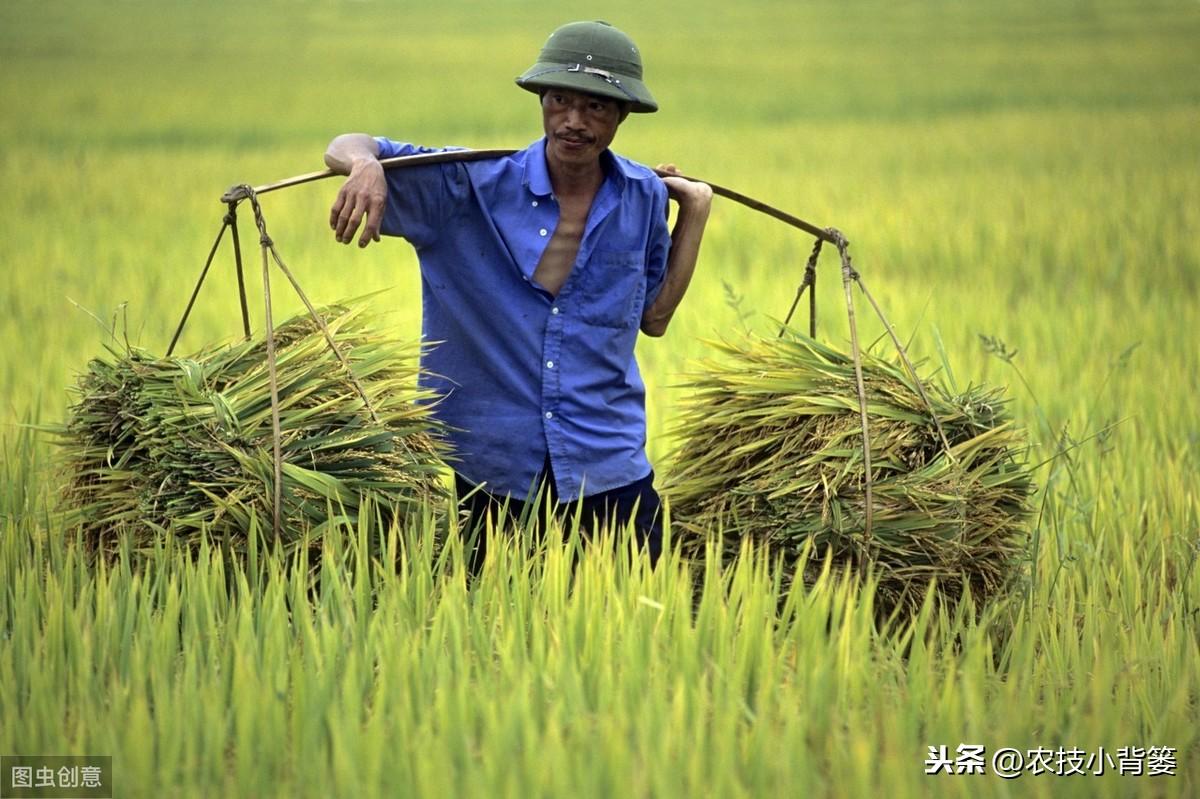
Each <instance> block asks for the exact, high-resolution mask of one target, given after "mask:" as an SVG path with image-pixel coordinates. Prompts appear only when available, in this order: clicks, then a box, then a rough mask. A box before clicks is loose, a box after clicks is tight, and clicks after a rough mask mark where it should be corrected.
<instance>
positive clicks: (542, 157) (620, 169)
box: [523, 136, 638, 197]
mask: <svg viewBox="0 0 1200 799" xmlns="http://www.w3.org/2000/svg"><path fill="white" fill-rule="evenodd" d="M600 167H601V168H602V169H603V170H604V176H605V179H608V178H613V179H615V181H616V184H617V186H616V187H617V190H618V191H621V190H623V189H624V188H625V180H626V179H627V178H633V177H637V176H638V175H637V173H636V172H634V171H633V168H632V166H631V165H630V164H629V163H628V162H627V161H626V160H625V159H624V158H621V157H619V156H617V155H616V154H614V153H613V151H612V150H610V149H605V151H604V152H602V153H601V154H600ZM523 182H524V184H525V185H526V186H528V187H529V190H530V191H531V192H533V193H534V194H536V195H538V196H539V197H549V196H550V195H551V194H553V193H554V187H553V186H552V185H551V183H550V170H549V169H547V168H546V137H545V136H543V137H542V138H540V139H538V140H537V141H536V142H534V143H533V144H532V145H530V147H529V151H528V154H527V155H526V156H525V176H524V180H523Z"/></svg>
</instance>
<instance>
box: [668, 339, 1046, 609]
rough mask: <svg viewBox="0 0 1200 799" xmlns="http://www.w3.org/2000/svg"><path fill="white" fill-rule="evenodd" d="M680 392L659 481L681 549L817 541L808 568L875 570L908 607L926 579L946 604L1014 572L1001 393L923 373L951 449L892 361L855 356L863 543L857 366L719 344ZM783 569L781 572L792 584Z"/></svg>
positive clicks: (1013, 501)
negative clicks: (829, 563) (716, 354)
mask: <svg viewBox="0 0 1200 799" xmlns="http://www.w3.org/2000/svg"><path fill="white" fill-rule="evenodd" d="M715 346H716V347H717V348H718V349H719V350H721V351H722V352H723V353H724V354H725V355H726V356H728V357H727V358H724V359H723V360H721V361H708V362H706V363H705V364H704V367H705V372H704V373H702V374H698V375H695V376H694V377H693V379H692V381H691V382H690V383H689V384H688V386H687V387H688V388H691V389H692V390H693V392H694V393H693V394H692V395H691V397H690V399H689V400H688V401H687V403H686V408H685V411H684V414H683V419H682V421H681V423H680V428H679V431H678V432H679V433H680V438H681V444H680V446H679V448H678V450H677V451H676V452H675V454H674V459H673V462H674V468H673V471H672V473H671V474H670V475H669V477H668V479H667V481H666V483H665V484H664V493H665V494H666V495H667V496H669V497H670V499H671V508H672V518H673V522H674V525H675V530H676V531H677V534H680V535H681V536H682V541H683V545H684V549H685V552H688V553H690V554H692V555H699V554H701V553H702V552H703V550H704V545H705V541H706V540H710V539H711V538H712V537H717V538H718V539H719V544H720V548H721V550H722V552H723V553H724V555H725V557H726V558H732V557H733V556H734V555H736V554H737V552H738V551H739V549H740V546H741V541H742V539H743V538H751V539H753V540H754V541H755V542H756V543H758V544H760V545H762V544H767V545H769V546H770V549H771V551H772V552H775V553H780V552H782V553H783V555H784V558H785V561H787V562H790V561H794V559H795V557H796V555H797V554H798V553H799V552H800V551H801V549H802V547H803V546H804V544H805V542H807V541H808V540H810V539H811V540H812V542H813V544H814V545H815V548H814V550H813V553H814V559H813V560H811V561H810V563H809V573H808V574H806V575H801V577H802V578H804V579H809V580H810V579H811V578H812V577H814V576H815V574H816V573H817V572H818V570H819V568H820V565H821V563H822V560H821V559H822V558H823V557H824V555H825V554H826V552H828V555H829V557H830V558H831V559H832V560H833V565H835V566H838V567H847V566H850V567H862V566H865V565H866V563H867V562H868V561H872V562H874V564H875V567H876V571H877V574H878V575H879V578H880V582H879V587H880V597H879V599H880V600H881V605H882V606H884V607H895V606H896V605H897V604H906V605H911V604H912V603H913V602H915V601H918V600H919V599H920V598H921V596H922V595H923V594H924V591H925V589H926V588H927V587H928V586H929V584H930V582H931V581H932V580H934V579H936V581H937V585H938V588H939V593H940V594H941V595H942V596H943V597H946V598H955V597H957V596H958V595H960V594H961V592H962V590H963V586H964V585H966V584H969V585H970V587H971V592H972V594H973V595H974V596H975V597H976V598H977V599H978V598H987V597H990V596H994V595H996V594H997V593H998V592H1000V591H1001V590H1002V589H1003V588H1004V587H1005V585H1006V583H1007V582H1008V581H1009V578H1010V577H1011V576H1012V574H1013V571H1014V568H1015V566H1016V564H1017V562H1018V561H1019V558H1020V556H1021V554H1022V552H1023V548H1024V546H1025V540H1026V533H1025V531H1024V523H1025V521H1026V520H1027V518H1028V515H1029V512H1030V495H1031V493H1032V491H1033V485H1032V481H1031V473H1030V468H1029V466H1028V465H1027V463H1026V462H1025V453H1026V450H1027V446H1026V439H1025V435H1024V433H1023V431H1021V430H1020V429H1018V428H1017V427H1016V426H1015V425H1014V423H1013V421H1012V420H1011V419H1010V418H1009V416H1008V412H1007V408H1006V401H1005V400H1004V399H1002V396H1001V395H1002V391H1001V390H998V389H993V388H985V387H981V386H975V387H970V388H968V389H967V390H966V391H964V392H962V393H961V394H956V395H952V394H951V393H949V392H948V391H947V390H945V389H944V388H943V387H941V386H940V385H937V384H936V383H931V381H930V380H928V379H923V380H922V384H923V385H924V386H926V393H927V394H928V395H929V398H930V400H931V402H932V405H933V408H934V411H935V412H936V414H937V418H938V419H939V420H940V421H941V424H942V428H943V430H944V431H945V434H946V437H947V439H948V441H949V444H950V451H951V453H952V454H953V458H951V457H948V456H947V453H946V451H945V447H944V446H943V444H942V441H941V438H940V437H939V435H938V432H937V427H936V425H935V422H934V419H933V417H932V416H931V415H930V411H929V408H928V407H927V406H926V404H925V402H924V400H922V398H921V396H920V394H919V392H918V389H917V386H916V385H915V383H914V382H913V380H912V378H911V377H910V376H909V374H908V373H907V371H906V370H905V369H904V368H903V366H902V365H901V364H900V363H890V362H888V361H885V360H883V359H881V358H879V357H876V356H873V355H871V354H869V353H864V354H863V360H862V368H863V380H864V384H865V389H866V397H867V417H868V429H869V437H870V451H871V470H872V476H873V481H872V493H873V502H872V510H873V513H872V517H873V518H872V526H871V531H870V535H869V536H867V535H866V534H865V530H864V528H865V520H866V492H865V469H864V464H863V453H862V423H861V416H860V411H859V403H858V393H857V388H856V382H855V375H854V364H853V361H852V359H851V357H850V355H848V354H846V353H842V352H838V351H836V350H834V349H832V348H830V347H827V346H825V345H822V344H820V343H818V342H817V341H814V340H813V339H810V338H808V337H807V336H803V335H801V334H798V333H795V332H792V331H788V333H787V334H786V335H785V337H783V338H778V339H762V338H754V337H750V338H748V339H747V340H746V341H745V342H743V343H741V344H739V345H731V344H720V343H718V344H716V345H715ZM791 572H792V570H789V571H788V572H787V574H788V578H789V579H790V578H791V577H792V576H794V575H792V573H791Z"/></svg>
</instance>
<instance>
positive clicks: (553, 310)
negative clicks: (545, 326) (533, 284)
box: [550, 305, 558, 316]
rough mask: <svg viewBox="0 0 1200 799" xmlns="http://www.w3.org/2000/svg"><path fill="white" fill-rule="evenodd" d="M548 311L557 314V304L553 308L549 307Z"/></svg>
mask: <svg viewBox="0 0 1200 799" xmlns="http://www.w3.org/2000/svg"><path fill="white" fill-rule="evenodd" d="M550 313H552V314H554V315H555V316H558V306H557V305H556V306H554V307H553V308H551V309H550Z"/></svg>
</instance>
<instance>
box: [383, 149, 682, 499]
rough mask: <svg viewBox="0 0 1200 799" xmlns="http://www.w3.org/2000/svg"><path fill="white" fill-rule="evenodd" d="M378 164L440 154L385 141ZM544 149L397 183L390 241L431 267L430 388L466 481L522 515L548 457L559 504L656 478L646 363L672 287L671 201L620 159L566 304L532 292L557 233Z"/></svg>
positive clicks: (425, 361) (563, 298) (389, 216)
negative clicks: (658, 302) (646, 343)
mask: <svg viewBox="0 0 1200 799" xmlns="http://www.w3.org/2000/svg"><path fill="white" fill-rule="evenodd" d="M377 141H378V142H379V146H380V153H379V157H380V158H390V157H393V156H397V155H412V154H415V153H424V152H437V151H438V150H437V149H434V148H427V147H418V146H415V145H412V144H405V143H400V142H394V141H392V140H390V139H386V138H379V139H377ZM545 148H546V141H545V139H542V140H540V141H538V142H535V143H534V144H532V145H530V146H529V147H527V148H526V149H524V150H521V151H520V152H517V153H515V154H513V155H511V156H508V157H506V158H500V159H495V160H487V161H475V162H471V163H449V164H435V165H427V166H419V167H411V168H405V169H393V170H389V171H388V173H387V180H388V200H387V211H386V213H385V214H384V218H383V224H382V232H383V233H384V234H387V235H392V236H403V237H404V238H406V239H408V241H409V242H411V243H412V244H413V246H414V247H416V250H417V255H418V258H419V259H420V263H421V301H422V335H423V337H424V339H425V340H426V341H427V342H430V343H434V346H433V347H432V348H430V349H429V350H428V351H427V352H426V353H425V354H424V355H423V356H422V364H421V365H422V367H423V369H422V371H423V375H422V378H421V380H422V384H423V385H424V386H426V387H428V388H431V389H433V390H434V391H436V392H437V393H438V394H440V395H441V396H442V398H441V399H440V400H439V401H438V403H437V404H436V405H435V413H436V414H437V416H438V417H439V418H440V419H441V420H442V421H444V422H445V423H446V424H447V425H449V426H450V427H451V429H452V432H451V443H452V444H453V445H454V448H455V450H456V453H455V457H456V461H455V462H454V468H455V470H456V471H458V472H459V474H461V475H462V476H463V477H464V478H466V479H467V480H469V481H470V482H472V483H483V484H484V487H485V489H486V490H488V491H490V492H491V493H493V494H500V495H503V494H511V495H513V496H514V497H515V498H518V499H524V498H525V497H526V495H527V494H528V492H529V490H530V488H531V487H533V485H534V481H535V479H536V478H537V476H538V474H539V472H540V471H541V469H542V466H543V465H544V463H545V459H546V455H547V453H548V454H549V457H550V461H551V465H552V468H553V470H554V479H555V486H556V488H557V490H558V494H559V497H560V499H563V500H571V499H575V498H576V497H579V496H581V495H583V496H589V495H592V494H596V493H599V492H602V491H607V490H610V489H613V488H617V487H620V486H623V485H627V484H629V483H632V482H634V481H636V480H640V479H641V478H643V477H645V476H646V475H647V474H649V472H650V462H649V461H648V460H647V458H646V450H645V447H646V410H645V386H644V385H643V383H642V378H641V374H640V373H639V372H638V366H637V361H636V360H635V358H634V354H633V348H634V343H635V342H636V340H637V335H638V328H639V326H640V323H641V318H642V314H643V312H644V311H645V310H646V309H647V308H648V307H649V306H650V303H652V302H653V301H654V298H655V296H656V295H657V294H658V291H659V289H660V288H661V285H662V281H663V277H664V275H665V273H666V264H667V251H668V249H669V247H670V243H671V238H670V233H669V231H668V230H667V191H666V186H665V185H664V184H663V182H662V181H661V180H660V179H659V178H658V177H657V176H655V174H654V173H653V172H652V171H650V170H649V169H647V168H646V167H644V166H641V165H639V164H636V163H634V162H632V161H629V160H627V159H625V158H622V157H620V156H618V155H615V154H614V153H612V152H611V151H605V153H604V154H603V156H602V158H601V166H602V167H603V169H604V173H605V178H604V183H603V185H602V186H601V187H600V190H599V191H598V192H597V193H596V197H595V199H594V200H593V201H592V207H591V209H590V211H589V212H588V217H587V223H586V226H585V228H584V233H583V237H582V240H581V242H580V245H579V253H578V255H577V256H576V259H575V263H574V265H573V266H572V268H571V273H570V275H569V276H568V278H567V280H566V282H565V283H564V284H563V286H562V288H561V289H560V290H559V292H558V295H557V296H554V295H551V294H550V292H548V291H546V290H545V289H544V288H542V287H541V286H539V285H538V284H537V283H536V281H534V279H533V272H534V269H536V268H537V265H538V262H539V260H540V259H541V256H542V251H543V250H544V249H545V247H546V244H547V243H548V242H549V241H550V236H551V235H552V234H553V233H554V228H555V226H556V225H557V224H558V216H559V208H558V202H557V201H556V200H555V198H554V194H553V191H552V189H551V184H550V174H549V172H548V170H547V166H546V155H545V153H546V149H545Z"/></svg>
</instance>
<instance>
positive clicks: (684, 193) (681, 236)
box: [642, 164, 712, 337]
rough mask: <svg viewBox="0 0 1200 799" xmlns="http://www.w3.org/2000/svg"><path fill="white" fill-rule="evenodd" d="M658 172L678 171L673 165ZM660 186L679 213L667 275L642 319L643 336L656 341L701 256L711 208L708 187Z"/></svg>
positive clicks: (679, 181) (671, 181)
mask: <svg viewBox="0 0 1200 799" xmlns="http://www.w3.org/2000/svg"><path fill="white" fill-rule="evenodd" d="M660 169H665V170H666V171H668V172H677V171H678V170H677V169H675V166H674V164H668V165H666V166H664V167H660ZM663 183H665V184H667V196H668V197H670V198H671V199H672V200H674V201H675V202H677V203H679V211H678V214H677V216H676V219H675V229H674V230H672V231H671V251H670V254H668V255H667V274H666V277H664V278H663V285H662V289H660V290H659V292H658V296H657V297H655V299H654V303H653V304H652V305H651V306H650V308H649V309H648V310H647V311H646V312H645V314H643V315H642V332H643V333H645V334H646V335H647V336H655V337H657V336H661V335H662V334H663V333H666V332H667V325H668V324H670V322H671V317H672V316H673V315H674V313H675V309H676V308H678V307H679V303H680V302H681V301H682V300H683V295H684V293H685V292H686V291H687V287H688V283H690V282H691V280H692V272H694V271H695V269H696V259H697V258H698V257H699V255H700V240H701V238H703V236H704V226H705V224H706V223H707V222H708V212H709V210H710V209H711V208H712V188H711V187H710V186H709V185H708V184H707V183H699V182H696V181H691V180H684V179H683V178H675V177H667V178H663Z"/></svg>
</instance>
